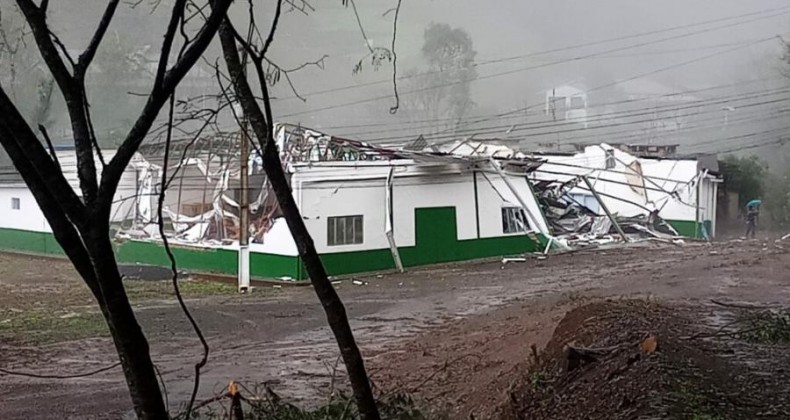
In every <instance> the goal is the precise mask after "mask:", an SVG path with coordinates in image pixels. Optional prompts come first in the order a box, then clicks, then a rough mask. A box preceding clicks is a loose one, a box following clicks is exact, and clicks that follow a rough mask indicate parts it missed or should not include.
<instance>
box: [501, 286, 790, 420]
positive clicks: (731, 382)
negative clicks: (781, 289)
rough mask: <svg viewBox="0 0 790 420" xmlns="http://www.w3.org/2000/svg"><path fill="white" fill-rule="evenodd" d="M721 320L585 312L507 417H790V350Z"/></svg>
mask: <svg viewBox="0 0 790 420" xmlns="http://www.w3.org/2000/svg"><path fill="white" fill-rule="evenodd" d="M721 319H722V314H721V313H718V312H716V311H715V310H712V309H711V308H699V307H688V306H663V305H658V304H654V303H648V302H644V301H618V302H600V303H593V304H589V305H585V306H583V307H580V308H577V309H575V310H573V311H571V312H569V313H568V314H567V316H566V317H565V318H564V319H563V320H562V321H561V322H560V323H559V325H558V326H557V328H556V330H555V333H554V336H553V337H552V339H551V340H550V342H549V343H548V345H547V346H546V349H545V351H544V352H543V353H542V354H541V355H540V356H539V360H538V363H536V364H535V365H534V367H533V368H532V369H531V370H530V371H529V372H528V374H527V375H526V377H524V378H523V379H522V380H521V381H520V382H519V383H518V385H517V386H516V387H514V390H513V391H511V398H510V401H509V402H508V403H507V404H505V405H504V406H502V407H500V411H499V417H500V418H503V419H530V420H544V419H546V420H548V419H552V420H557V419H562V420H574V419H578V420H582V419H584V420H593V419H606V420H624V419H690V420H725V419H726V420H734V419H744V420H745V419H758V418H760V419H762V418H771V419H788V418H790V400H789V397H788V396H789V395H790V385H788V383H787V380H786V372H788V371H790V370H788V369H787V368H788V366H790V348H788V347H783V346H780V345H771V346H767V345H764V344H756V343H753V342H747V341H744V340H742V339H741V338H739V337H742V336H743V334H740V333H739V331H740V332H742V331H745V330H739V329H738V328H742V327H743V326H742V325H741V326H739V325H738V322H737V321H728V322H726V323H724V324H721V325H718V326H717V324H716V323H717V322H721ZM646 339H648V340H647V342H646V341H645V340H646ZM656 344H657V346H656Z"/></svg>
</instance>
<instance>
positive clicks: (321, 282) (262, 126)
mask: <svg viewBox="0 0 790 420" xmlns="http://www.w3.org/2000/svg"><path fill="white" fill-rule="evenodd" d="M273 27H274V28H276V22H275V25H273ZM234 32H235V31H234V29H233V27H232V26H231V24H230V22H229V21H228V20H227V19H226V20H225V22H224V23H223V24H222V26H221V27H220V30H219V37H220V41H221V43H222V49H223V53H224V58H225V63H226V65H227V67H228V71H229V73H230V76H231V79H232V82H233V85H234V89H235V92H236V98H238V100H239V102H240V103H241V106H242V109H243V110H244V114H245V116H247V117H248V118H249V122H250V125H251V127H252V129H253V131H254V132H255V135H256V137H257V138H258V141H259V142H260V143H261V149H262V154H263V156H262V159H263V168H264V170H265V171H266V176H267V177H268V178H269V182H270V183H271V185H272V188H273V189H274V193H275V195H276V196H277V201H278V202H279V204H280V209H281V210H282V212H283V215H284V217H285V220H286V222H287V223H288V228H289V229H290V231H291V235H292V236H293V239H294V242H296V246H297V248H298V249H299V256H300V257H301V259H302V261H303V263H304V266H305V268H306V269H307V273H308V274H309V276H310V282H311V283H312V285H313V289H314V290H315V293H316V295H317V296H318V299H319V300H320V301H321V305H322V306H323V307H324V312H325V313H326V319H327V321H328V323H329V326H330V328H331V329H332V333H333V334H334V336H335V340H336V341H337V344H338V347H339V348H340V354H341V356H342V357H343V362H344V363H345V365H346V370H347V371H348V378H349V381H350V382H351V388H352V389H353V392H354V398H355V399H356V402H357V407H358V409H359V413H360V417H361V418H362V419H363V420H379V418H380V415H379V412H378V407H376V401H375V398H374V397H373V390H372V388H371V385H370V380H369V379H368V375H367V371H366V370H365V363H364V360H363V359H362V354H361V352H360V350H359V347H358V346H357V343H356V340H355V339H354V333H353V332H352V330H351V325H350V324H349V322H348V316H347V315H346V309H345V306H343V302H342V301H341V300H340V296H338V294H337V291H335V288H334V287H333V286H332V283H331V282H330V281H329V278H328V276H327V274H326V270H325V269H324V265H323V263H322V262H321V258H320V257H319V256H318V252H317V251H316V249H315V244H314V243H313V239H312V238H311V237H310V233H309V232H308V231H307V226H305V224H304V221H303V220H302V215H301V214H300V212H299V208H298V207H297V205H296V202H295V200H294V198H293V194H292V193H291V188H290V185H289V183H288V178H287V177H286V175H285V172H284V171H283V167H282V162H281V161H280V156H279V153H278V151H277V145H276V144H275V142H274V139H273V138H272V137H273V132H272V131H273V127H272V124H273V122H272V116H271V104H270V101H269V93H268V87H267V85H266V83H267V82H266V80H265V77H264V75H263V69H262V64H261V62H262V59H263V55H260V56H255V55H254V54H251V56H252V61H253V63H254V64H255V66H256V71H257V73H258V78H259V82H260V84H261V90H262V93H263V103H264V106H265V111H266V115H265V116H264V113H263V111H262V110H261V108H260V107H259V106H258V102H257V101H256V98H255V96H254V95H253V92H252V89H251V88H250V84H249V82H248V81H247V79H246V76H245V72H244V68H243V66H242V63H241V60H240V58H239V51H238V48H237V46H236V38H235V35H234ZM273 33H274V29H273V30H272V33H271V34H270V37H269V39H271V38H272V36H273ZM246 48H247V51H248V52H253V51H252V50H251V49H250V48H249V45H247V46H246ZM263 54H265V48H264V51H263Z"/></svg>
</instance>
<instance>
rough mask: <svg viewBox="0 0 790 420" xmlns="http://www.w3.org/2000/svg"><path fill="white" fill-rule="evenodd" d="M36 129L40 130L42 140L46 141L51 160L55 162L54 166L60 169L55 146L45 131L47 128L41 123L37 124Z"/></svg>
mask: <svg viewBox="0 0 790 420" xmlns="http://www.w3.org/2000/svg"><path fill="white" fill-rule="evenodd" d="M38 131H40V132H41V136H43V137H44V141H46V142H47V147H48V148H49V154H50V156H51V157H52V161H53V162H55V166H57V168H58V169H60V161H59V160H58V154H57V153H55V146H54V145H53V144H52V139H50V138H49V134H48V133H47V128H46V127H44V126H43V125H41V124H39V125H38Z"/></svg>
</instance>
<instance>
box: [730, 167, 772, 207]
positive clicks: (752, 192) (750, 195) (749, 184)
mask: <svg viewBox="0 0 790 420" xmlns="http://www.w3.org/2000/svg"><path fill="white" fill-rule="evenodd" d="M767 173H768V168H767V166H766V165H765V164H764V163H763V162H762V161H761V160H760V159H759V158H758V157H757V156H754V155H752V156H735V155H729V156H726V157H725V158H724V160H723V161H722V174H723V175H724V185H725V187H726V188H727V190H728V191H732V192H736V193H738V205H739V207H740V208H743V207H744V206H745V205H746V203H747V202H748V201H749V200H753V199H758V198H762V196H763V192H764V189H765V177H766V175H767Z"/></svg>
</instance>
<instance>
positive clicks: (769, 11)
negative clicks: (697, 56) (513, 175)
mask: <svg viewBox="0 0 790 420" xmlns="http://www.w3.org/2000/svg"><path fill="white" fill-rule="evenodd" d="M788 10H790V7H788V6H785V7H777V8H772V9H765V10H761V11H758V12H750V13H744V14H739V15H732V16H726V17H723V18H717V19H712V20H707V21H702V22H696V23H691V24H686V25H679V26H674V27H669V28H664V29H657V30H651V31H647V32H640V33H636V34H632V35H626V36H621V37H614V38H607V39H603V40H598V41H591V42H585V43H581V44H575V45H569V46H563V47H558V48H552V49H548V50H543V51H536V52H531V53H526V54H521V55H516V56H511V57H504V58H498V59H493V60H486V61H482V62H479V63H475V64H474V67H482V66H486V65H490V64H498V63H504V62H508V61H515V60H521V59H525V58H531V57H537V56H541V55H548V54H553V53H558V52H563V51H571V50H575V49H579V48H587V47H593V46H597V45H604V44H609V43H612V42H618V41H624V40H628V39H634V38H641V37H646V36H650V35H657V34H662V33H667V32H672V31H677V30H681V29H690V28H695V27H700V26H705V25H710V24H714V23H721V22H726V21H729V20H736V19H741V18H747V17H752V16H758V15H764V14H769V16H765V17H762V18H759V19H758V20H762V19H770V18H773V17H777V16H781V15H782V13H780V14H773V13H775V12H783V11H788ZM743 23H750V22H743ZM436 73H440V72H439V71H430V72H426V73H423V74H436ZM416 76H417V75H405V76H400V77H398V79H397V80H398V81H401V80H407V79H410V78H413V77H416ZM389 83H392V80H391V79H387V80H378V81H374V82H368V83H361V84H355V85H349V86H343V87H338V88H331V89H324V90H319V91H314V92H310V93H305V94H303V95H302V96H318V95H323V94H327V93H335V92H342V91H345V90H350V89H358V88H363V87H368V86H375V85H381V84H389ZM387 97H389V96H387ZM298 98H299V97H298V96H296V95H291V96H287V97H283V98H279V99H278V100H289V99H298Z"/></svg>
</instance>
